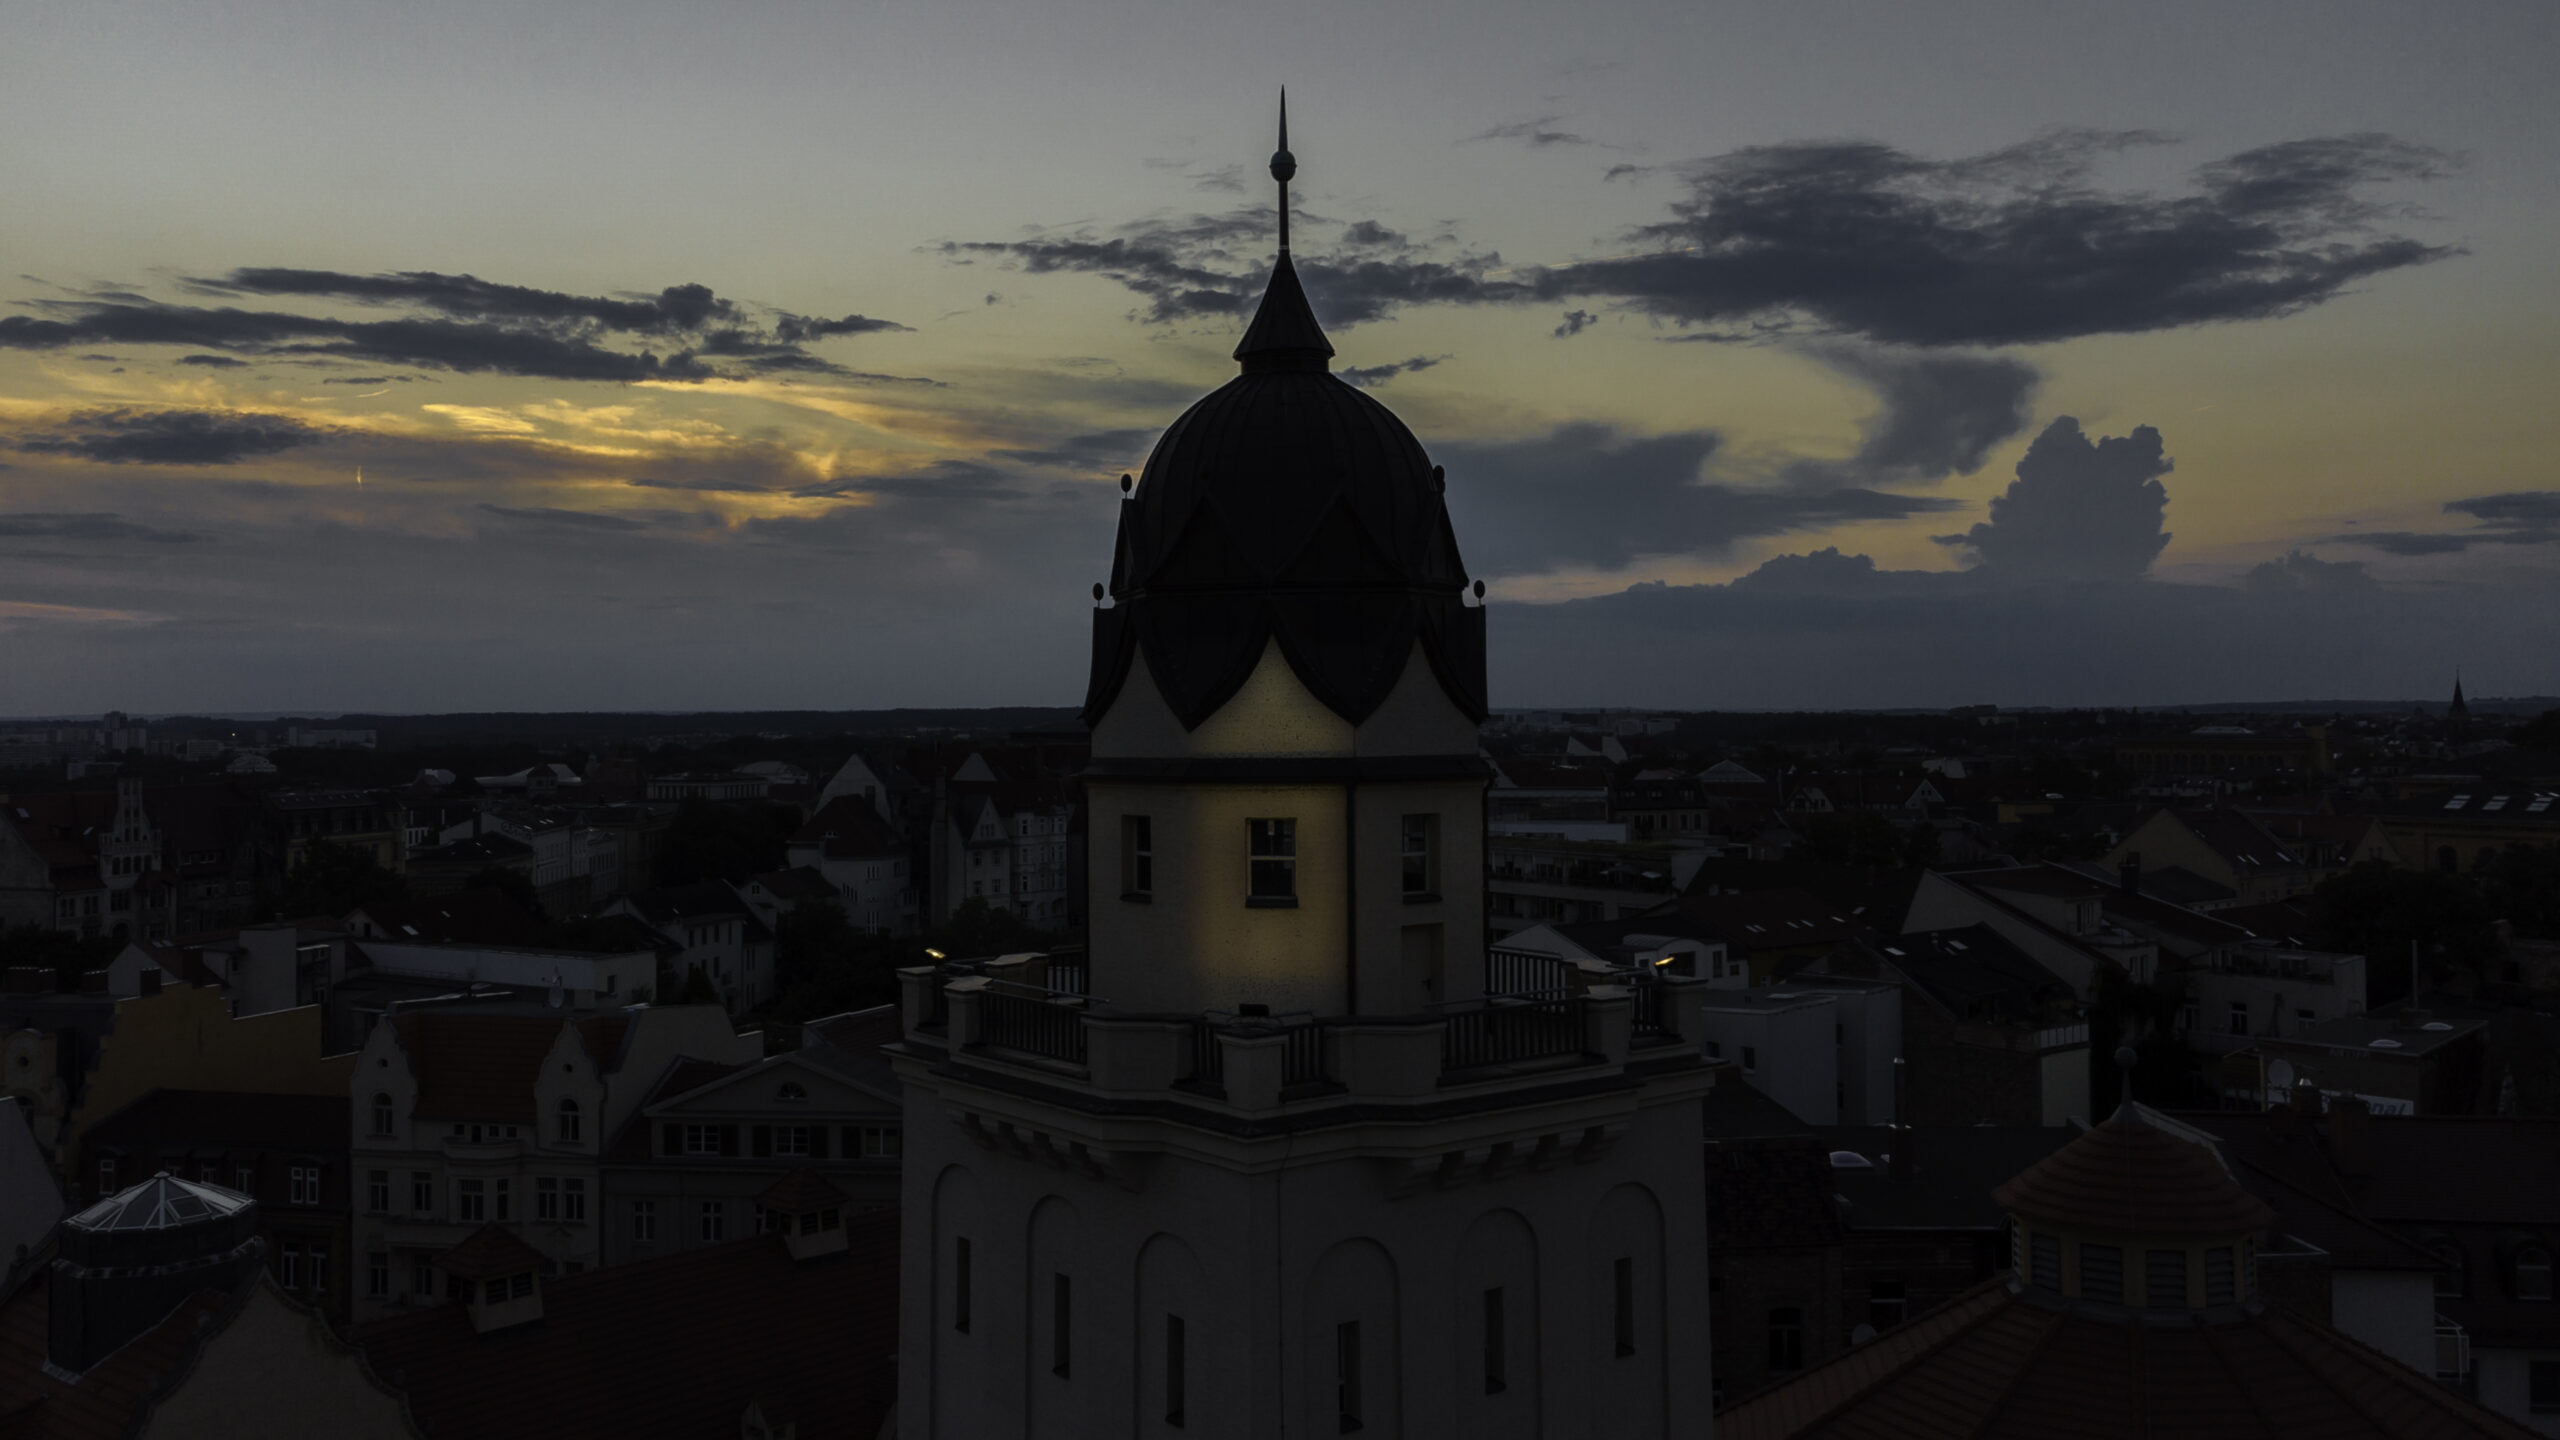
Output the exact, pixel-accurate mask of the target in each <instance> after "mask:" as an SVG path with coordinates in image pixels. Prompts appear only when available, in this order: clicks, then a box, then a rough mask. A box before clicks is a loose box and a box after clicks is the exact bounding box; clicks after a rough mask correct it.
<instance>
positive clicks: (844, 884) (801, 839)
mask: <svg viewBox="0 0 2560 1440" xmlns="http://www.w3.org/2000/svg"><path fill="white" fill-rule="evenodd" d="M847 763H848V764H850V763H852V762H847ZM783 858H784V860H785V861H786V862H787V863H788V864H790V865H792V866H794V867H796V868H797V869H799V870H805V871H808V872H811V873H813V874H815V875H816V876H817V878H818V880H819V882H820V883H821V884H822V885H823V886H825V887H826V889H827V890H828V891H829V892H831V893H832V895H833V897H834V899H835V900H836V902H837V903H838V904H840V905H842V906H843V907H844V913H845V918H846V919H847V920H849V921H851V922H852V923H853V925H854V927H855V928H856V929H860V930H885V931H887V932H888V933H890V934H892V935H911V934H913V933H915V929H916V919H917V903H916V902H917V897H916V885H915V877H914V874H913V862H912V860H911V858H910V851H909V849H908V847H907V845H906V843H905V842H903V841H901V840H900V839H899V838H898V837H897V834H896V832H895V831H893V830H892V829H891V828H890V827H889V824H888V822H887V821H885V820H883V819H882V818H881V817H880V813H879V811H878V810H877V809H876V808H874V807H873V805H872V803H871V801H869V800H867V799H864V798H861V797H859V796H854V795H839V796H837V797H836V798H834V799H832V800H829V801H827V802H826V803H825V804H824V805H821V806H819V807H818V813H817V814H815V815H813V816H811V817H809V820H808V822H807V823H806V824H804V825H802V826H801V827H800V829H799V831H798V833H796V834H794V835H793V836H792V837H791V843H790V844H789V845H788V846H787V847H785V849H784V851H783ZM763 879H764V877H758V880H757V881H755V882H750V884H751V885H753V884H757V883H761V882H762V881H763ZM777 883H778V882H777ZM767 888H768V889H771V888H772V887H767ZM777 893H778V892H777ZM749 898H750V901H751V902H753V901H754V900H755V897H754V896H753V895H752V894H751V895H750V897H749ZM759 913H761V912H759ZM766 923H767V924H771V923H773V922H772V921H770V920H768V921H767V922H766Z"/></svg>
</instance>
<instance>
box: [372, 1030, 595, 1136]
mask: <svg viewBox="0 0 2560 1440" xmlns="http://www.w3.org/2000/svg"><path fill="white" fill-rule="evenodd" d="M391 1024H392V1026H393V1027H394V1028H395V1029H396V1030H398V1032H399V1036H400V1048H401V1050H402V1051H404V1052H406V1053H407V1055H408V1057H409V1068H410V1070H411V1072H412V1073H414V1074H415V1075H416V1076H417V1077H418V1101H417V1105H416V1108H415V1110H414V1111H413V1113H414V1114H415V1115H416V1116H417V1117H418V1118H419V1119H421V1120H499V1121H514V1122H517V1123H520V1124H531V1123H533V1122H534V1121H535V1119H536V1118H537V1117H536V1116H535V1115H534V1112H533V1082H534V1078H535V1077H536V1076H537V1075H539V1074H540V1073H541V1070H542V1061H543V1057H544V1056H547V1055H549V1054H550V1053H551V1047H552V1045H553V1044H554V1043H555V1042H556V1041H558V1039H559V1038H560V1027H561V1026H563V1025H574V1026H575V1027H576V1028H577V1031H578V1033H579V1035H580V1036H581V1037H582V1038H584V1040H585V1041H586V1045H587V1053H588V1054H589V1055H591V1056H593V1057H594V1058H595V1060H596V1063H597V1064H598V1065H599V1066H600V1067H601V1068H604V1069H608V1070H609V1069H611V1068H613V1066H614V1064H615V1063H616V1061H617V1060H618V1059H619V1057H620V1055H621V1053H622V1037H623V1033H624V1032H625V1031H626V1030H628V1029H629V1028H630V1025H631V1021H630V1019H629V1018H628V1017H627V1016H623V1015H619V1014H616V1015H590V1016H587V1017H585V1018H584V1019H579V1020H563V1019H552V1018H549V1017H534V1016H518V1015H452V1014H438V1013H434V1012H427V1013H423V1014H407V1015H403V1014H394V1015H393V1016H392V1017H391Z"/></svg>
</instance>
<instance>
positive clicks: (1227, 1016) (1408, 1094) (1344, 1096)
mask: <svg viewBox="0 0 2560 1440" xmlns="http://www.w3.org/2000/svg"><path fill="white" fill-rule="evenodd" d="M1029 958H1031V957H1006V960H1007V961H1014V960H1017V959H1029ZM990 970H992V971H995V972H996V973H988V972H989V971H990ZM969 971H975V972H977V973H965V972H969ZM1026 973H1030V971H1029V967H1028V966H1025V965H1022V964H1018V963H1015V964H1008V963H1003V962H974V963H970V964H964V965H960V966H948V965H946V966H918V967H914V968H911V969H908V970H903V971H901V972H899V979H900V984H901V991H902V1004H903V1007H904V1011H905V1032H906V1043H907V1045H908V1047H909V1048H910V1049H911V1050H914V1051H917V1052H922V1053H930V1054H937V1055H939V1056H940V1057H941V1058H942V1059H943V1061H944V1062H945V1063H946V1064H947V1065H950V1066H955V1067H960V1068H982V1069H986V1070H989V1071H994V1072H1003V1073H1008V1074H1011V1075H1013V1076H1015V1077H1018V1078H1020V1079H1022V1080H1036V1081H1042V1082H1046V1083H1048V1084H1051V1085H1054V1086H1060V1087H1064V1088H1066V1089H1068V1090H1071V1091H1076V1092H1083V1093H1085V1094H1087V1095H1089V1096H1091V1097H1092V1098H1093V1099H1096V1100H1101V1099H1104V1098H1108V1099H1110V1100H1113V1101H1121V1100H1134V1099H1140V1098H1146V1099H1152V1100H1156V1101H1162V1102H1166V1103H1170V1104H1174V1105H1177V1106H1194V1107H1199V1108H1201V1109H1204V1110H1208V1111H1214V1112H1219V1113H1224V1114H1227V1115H1243V1114H1258V1113H1263V1112H1271V1111H1281V1112H1285V1113H1292V1114H1296V1113H1305V1112H1313V1111H1320V1110H1323V1109H1325V1108H1328V1107H1337V1106H1347V1105H1355V1104H1356V1105H1362V1106H1372V1105H1377V1104H1380V1103H1387V1104H1393V1103H1399V1102H1401V1103H1407V1104H1418V1103H1424V1102H1429V1101H1436V1100H1442V1099H1447V1098H1450V1097H1453V1096H1473V1095H1480V1094H1483V1093H1486V1092H1488V1091H1491V1090H1501V1089H1517V1088H1523V1087H1529V1086H1540V1085H1547V1084H1552V1083H1554V1082H1556V1081H1558V1080H1560V1079H1569V1078H1578V1077H1581V1076H1585V1075H1593V1074H1606V1073H1609V1072H1616V1071H1625V1070H1627V1069H1629V1068H1630V1067H1636V1068H1641V1069H1652V1068H1657V1067H1664V1066H1670V1067H1681V1066H1695V1065H1698V1064H1699V1063H1701V1062H1700V1061H1699V1046H1698V1041H1699V1039H1700V1038H1702V1034H1703V1031H1702V1025H1701V1020H1700V1010H1701V1007H1702V1006H1703V1003H1704V1000H1705V997H1706V994H1707V990H1706V987H1705V985H1704V984H1703V983H1702V982H1699V981H1696V980H1692V979H1689V978H1687V977H1682V976H1662V975H1652V974H1634V973H1630V972H1617V971H1610V972H1607V973H1605V974H1600V975H1594V976H1577V977H1576V978H1575V981H1574V983H1572V984H1568V985H1566V986H1563V987H1559V988H1553V989H1544V990H1538V991H1533V992H1527V993H1514V994H1497V995H1489V996H1485V997H1482V998H1477V999H1469V1000H1459V1001H1452V1002H1449V1003H1447V1004H1443V1005H1438V1006H1434V1007H1431V1008H1430V1009H1427V1010H1423V1011H1419V1012H1415V1013H1412V1014H1404V1015H1374V1016H1373V1015H1329V1016H1316V1015H1308V1014H1287V1015H1271V1014H1268V1013H1262V1012H1259V1011H1256V1010H1254V1009H1253V1008H1252V1007H1247V1008H1246V1010H1245V1011H1244V1012H1242V1013H1230V1012H1210V1013H1207V1014H1183V1015H1158V1014H1133V1013H1129V1012H1124V1011H1121V1010H1119V1009H1117V1008H1116V1007H1114V1006H1112V1005H1111V1004H1109V1003H1108V1002H1107V1001H1105V1000H1101V999H1098V998H1096V997H1093V996H1089V995H1084V994H1079V993H1072V992H1069V991H1066V990H1063V989H1059V988H1054V987H1052V986H1049V985H1045V984H1036V983H1031V982H1029V981H1027V980H1018V979H1013V978H1009V976H1010V975H1013V974H1026ZM1072 973H1074V974H1075V978H1078V979H1081V971H1080V968H1079V970H1078V971H1076V972H1072ZM1061 978H1064V977H1063V976H1061Z"/></svg>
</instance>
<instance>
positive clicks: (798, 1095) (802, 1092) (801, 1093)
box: [773, 1081, 809, 1100]
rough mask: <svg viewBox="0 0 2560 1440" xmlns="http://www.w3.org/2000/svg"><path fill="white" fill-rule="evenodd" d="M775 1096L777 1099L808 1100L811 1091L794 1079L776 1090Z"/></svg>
mask: <svg viewBox="0 0 2560 1440" xmlns="http://www.w3.org/2000/svg"><path fill="white" fill-rule="evenodd" d="M773 1098H774V1099H776V1100H806V1099H808V1098H809V1092H808V1090H807V1088H806V1087H804V1086H802V1085H800V1084H799V1083H798V1082H796V1081H793V1082H788V1083H786V1084H784V1085H783V1087H782V1088H781V1089H779V1090H776V1091H774V1092H773Z"/></svg>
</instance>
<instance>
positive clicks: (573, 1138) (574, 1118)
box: [559, 1098, 578, 1145]
mask: <svg viewBox="0 0 2560 1440" xmlns="http://www.w3.org/2000/svg"><path fill="white" fill-rule="evenodd" d="M559 1131H560V1143H562V1144H564V1145H574V1144H576V1143H577V1140H578V1102H577V1101H575V1100H570V1099H567V1098H563V1099H562V1100H561V1101H560V1114H559Z"/></svg>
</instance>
